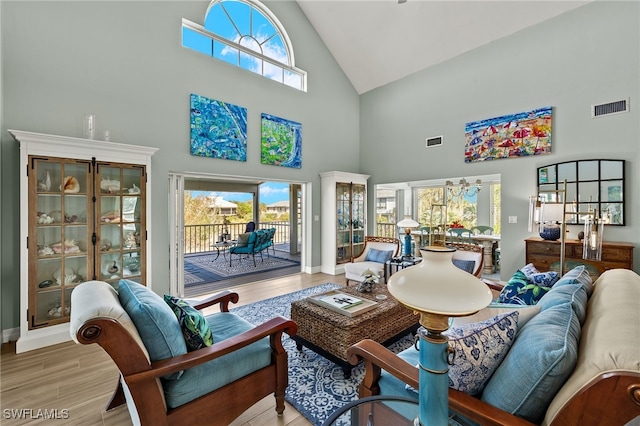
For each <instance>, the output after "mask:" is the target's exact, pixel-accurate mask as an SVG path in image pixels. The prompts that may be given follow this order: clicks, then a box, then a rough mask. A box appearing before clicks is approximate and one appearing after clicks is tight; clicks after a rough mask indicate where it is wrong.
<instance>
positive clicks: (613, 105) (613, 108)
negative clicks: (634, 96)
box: [591, 99, 629, 118]
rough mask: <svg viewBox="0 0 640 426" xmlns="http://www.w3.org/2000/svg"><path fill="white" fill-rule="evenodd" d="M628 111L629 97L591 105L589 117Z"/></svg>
mask: <svg viewBox="0 0 640 426" xmlns="http://www.w3.org/2000/svg"><path fill="white" fill-rule="evenodd" d="M621 112H629V99H622V100H620V101H614V102H608V103H606V104H599V105H591V117H592V118H596V117H602V116H603V115H611V114H619V113H621Z"/></svg>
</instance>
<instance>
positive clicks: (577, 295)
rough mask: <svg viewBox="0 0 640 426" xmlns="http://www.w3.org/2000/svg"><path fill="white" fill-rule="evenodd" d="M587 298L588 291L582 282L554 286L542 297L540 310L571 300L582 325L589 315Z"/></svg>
mask: <svg viewBox="0 0 640 426" xmlns="http://www.w3.org/2000/svg"><path fill="white" fill-rule="evenodd" d="M587 299H588V298H587V291H586V290H585V288H584V286H583V285H582V284H580V283H575V284H565V285H561V286H558V287H553V288H552V289H551V290H550V291H549V292H548V293H547V294H545V295H544V297H543V298H542V299H540V301H539V302H538V306H540V310H542V311H544V310H545V309H548V308H550V307H552V306H556V305H560V304H562V303H567V302H569V303H571V308H572V309H573V312H574V313H575V314H576V316H577V317H578V321H580V325H582V324H584V320H585V318H586V316H587Z"/></svg>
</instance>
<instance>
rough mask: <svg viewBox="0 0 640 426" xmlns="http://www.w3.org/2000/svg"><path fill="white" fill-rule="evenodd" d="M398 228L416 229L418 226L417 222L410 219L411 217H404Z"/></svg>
mask: <svg viewBox="0 0 640 426" xmlns="http://www.w3.org/2000/svg"><path fill="white" fill-rule="evenodd" d="M397 225H398V228H417V227H418V226H420V224H419V223H418V222H416V221H415V220H413V219H411V216H405V217H404V219H402V220H401V221H400V222H398V224H397Z"/></svg>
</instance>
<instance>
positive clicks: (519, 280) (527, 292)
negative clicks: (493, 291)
mask: <svg viewBox="0 0 640 426" xmlns="http://www.w3.org/2000/svg"><path fill="white" fill-rule="evenodd" d="M550 289H551V288H550V287H545V286H541V285H537V284H533V283H531V282H529V280H528V279H527V277H526V276H525V274H524V273H523V272H522V271H516V273H515V274H513V277H511V279H510V280H509V282H507V284H506V285H505V286H504V287H503V288H502V290H501V291H500V295H499V296H498V302H499V303H514V304H518V305H535V304H536V303H538V300H540V299H541V298H542V296H544V295H545V294H546V293H547V292H548V291H549V290H550Z"/></svg>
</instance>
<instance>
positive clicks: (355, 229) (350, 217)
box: [336, 182, 366, 263]
mask: <svg viewBox="0 0 640 426" xmlns="http://www.w3.org/2000/svg"><path fill="white" fill-rule="evenodd" d="M365 195H366V193H365V185H361V184H354V183H343V182H338V183H336V218H337V220H336V263H345V262H350V261H351V260H352V259H353V258H354V257H357V256H359V255H360V254H361V253H362V250H363V249H364V234H365V229H364V224H365V215H366V212H365V209H364V203H365Z"/></svg>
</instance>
